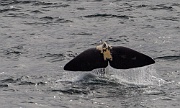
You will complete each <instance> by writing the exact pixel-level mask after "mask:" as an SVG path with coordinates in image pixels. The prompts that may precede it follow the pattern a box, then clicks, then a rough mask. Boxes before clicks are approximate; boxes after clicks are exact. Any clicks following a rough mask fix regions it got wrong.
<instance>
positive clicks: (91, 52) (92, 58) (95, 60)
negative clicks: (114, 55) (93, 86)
mask: <svg viewBox="0 0 180 108" xmlns="http://www.w3.org/2000/svg"><path fill="white" fill-rule="evenodd" d="M107 65H108V61H107V60H106V61H104V59H103V54H101V52H100V51H99V50H97V49H96V48H90V49H88V50H85V51H84V52H82V53H81V54H79V55H78V56H76V57H75V58H74V59H72V60H71V61H70V62H68V63H67V64H66V65H65V66H64V70H69V71H92V70H93V69H97V68H106V67H107Z"/></svg>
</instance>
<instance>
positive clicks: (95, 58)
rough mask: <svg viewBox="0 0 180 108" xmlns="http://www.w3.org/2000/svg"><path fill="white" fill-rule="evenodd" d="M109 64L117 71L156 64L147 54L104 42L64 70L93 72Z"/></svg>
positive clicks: (71, 62) (80, 56) (73, 60)
mask: <svg viewBox="0 0 180 108" xmlns="http://www.w3.org/2000/svg"><path fill="white" fill-rule="evenodd" d="M108 62H109V64H110V66H111V67H113V68H115V69H130V68H137V67H142V66H146V65H150V64H153V63H155V61H154V60H153V59H152V58H151V57H149V56H147V55H145V54H142V53H140V52H137V51H135V50H132V49H130V48H126V47H122V46H110V45H108V44H107V43H106V42H103V44H102V45H99V46H97V47H96V48H90V49H87V50H85V51H84V52H82V53H80V54H79V55H78V56H76V57H75V58H74V59H72V60H71V61H69V62H68V63H67V64H66V65H65V66H64V70H69V71H92V70H93V69H97V68H106V67H107V66H108Z"/></svg>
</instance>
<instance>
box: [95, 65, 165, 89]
mask: <svg viewBox="0 0 180 108" xmlns="http://www.w3.org/2000/svg"><path fill="white" fill-rule="evenodd" d="M95 72H96V73H97V74H98V75H100V76H102V75H104V76H105V77H107V76H108V77H109V78H110V79H114V80H116V81H117V82H119V83H125V84H134V85H157V86H161V85H162V84H164V83H165V80H163V79H161V78H159V77H158V74H157V73H156V70H155V68H154V66H153V65H149V66H144V67H140V68H134V69H126V70H121V69H114V68H112V67H110V66H108V67H107V68H105V69H97V70H95Z"/></svg>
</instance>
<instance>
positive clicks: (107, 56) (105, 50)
mask: <svg viewBox="0 0 180 108" xmlns="http://www.w3.org/2000/svg"><path fill="white" fill-rule="evenodd" d="M96 49H97V50H100V51H101V53H102V54H103V57H104V60H111V61H112V59H113V58H112V56H111V51H110V50H111V49H112V47H111V46H109V45H108V44H107V43H106V42H103V44H102V45H99V46H97V47H96Z"/></svg>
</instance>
